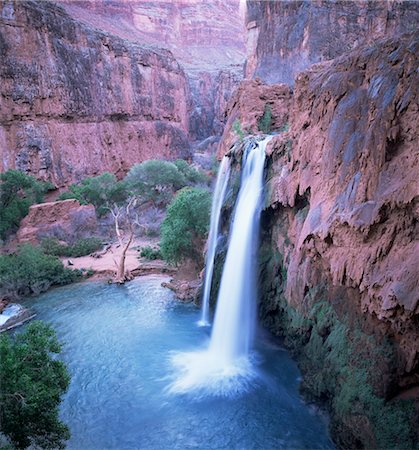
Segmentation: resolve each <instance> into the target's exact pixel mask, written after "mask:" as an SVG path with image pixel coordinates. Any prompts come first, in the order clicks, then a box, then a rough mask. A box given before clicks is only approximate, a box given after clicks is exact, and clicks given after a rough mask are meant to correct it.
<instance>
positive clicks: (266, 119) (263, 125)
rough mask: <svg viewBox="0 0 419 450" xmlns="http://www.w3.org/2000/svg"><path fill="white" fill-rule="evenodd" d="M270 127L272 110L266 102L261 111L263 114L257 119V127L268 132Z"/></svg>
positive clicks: (263, 131)
mask: <svg viewBox="0 0 419 450" xmlns="http://www.w3.org/2000/svg"><path fill="white" fill-rule="evenodd" d="M271 127H272V110H271V107H270V106H269V105H268V104H266V105H265V109H264V111H263V116H262V117H261V118H260V119H259V121H258V129H259V131H262V133H265V134H268V133H270V132H271Z"/></svg>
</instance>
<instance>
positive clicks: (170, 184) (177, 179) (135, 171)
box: [125, 159, 188, 205]
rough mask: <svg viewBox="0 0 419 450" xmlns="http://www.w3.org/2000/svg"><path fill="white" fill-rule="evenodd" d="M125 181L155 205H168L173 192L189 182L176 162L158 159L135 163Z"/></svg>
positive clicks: (137, 193) (144, 198) (139, 194)
mask: <svg viewBox="0 0 419 450" xmlns="http://www.w3.org/2000/svg"><path fill="white" fill-rule="evenodd" d="M125 181H126V183H127V185H128V186H129V187H130V189H131V190H132V191H133V192H134V193H135V194H136V195H138V196H140V197H141V198H142V199H143V200H145V201H151V202H153V203H154V204H155V205H167V204H168V203H169V202H170V200H171V199H172V197H173V193H174V192H175V191H177V190H178V189H180V188H182V187H184V186H186V185H187V184H188V182H187V180H186V178H185V176H184V174H183V173H182V172H180V171H179V169H178V168H177V167H176V165H175V164H174V163H172V162H169V161H163V160H158V159H151V160H148V161H144V162H142V163H141V164H135V165H134V166H133V167H131V169H130V171H129V172H128V174H127V176H126V177H125Z"/></svg>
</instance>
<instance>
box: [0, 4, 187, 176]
mask: <svg viewBox="0 0 419 450" xmlns="http://www.w3.org/2000/svg"><path fill="white" fill-rule="evenodd" d="M0 14H1V21H0V52H1V61H0V70H1V73H0V77H1V85H0V91H1V97H0V98H1V100H0V101H1V113H0V149H1V152H2V157H1V160H0V170H7V169H9V168H17V169H21V170H23V171H25V172H27V173H30V174H33V175H35V176H37V177H38V178H44V179H48V180H50V181H52V182H53V183H55V184H57V185H63V184H67V183H69V182H71V181H75V180H78V179H80V178H81V177H84V176H86V175H93V174H98V173H101V172H103V171H105V170H108V171H111V172H114V173H121V174H122V173H124V172H125V171H126V170H127V169H128V168H129V167H130V166H131V165H132V164H133V163H135V162H139V161H142V160H144V159H149V158H155V157H162V158H175V157H178V156H182V157H188V156H189V155H190V153H189V147H190V146H189V143H188V138H187V136H188V115H187V109H188V105H187V101H188V86H187V81H186V78H185V74H184V72H183V70H182V69H181V68H180V67H179V65H178V63H177V62H176V60H175V59H174V58H173V56H172V55H171V53H170V52H169V51H166V50H158V51H157V50H151V49H147V48H145V47H141V46H139V45H135V44H132V43H129V42H128V41H125V40H123V39H120V38H116V37H114V36H110V35H108V34H106V33H104V32H98V31H94V30H92V29H89V28H87V27H85V26H82V25H80V24H79V23H77V22H75V21H74V20H73V19H71V18H70V17H69V16H68V15H67V14H66V13H65V11H63V10H62V9H61V8H59V7H57V6H55V5H53V4H51V3H49V2H11V1H3V2H1V3H0Z"/></svg>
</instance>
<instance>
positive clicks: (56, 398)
mask: <svg viewBox="0 0 419 450" xmlns="http://www.w3.org/2000/svg"><path fill="white" fill-rule="evenodd" d="M60 351H61V346H60V344H59V342H58V341H57V338H56V336H55V333H54V330H53V329H52V328H50V327H49V326H47V325H45V324H43V323H42V322H32V323H31V324H30V325H28V327H27V328H26V330H25V331H24V332H23V333H18V334H15V335H14V336H13V337H12V336H9V335H6V334H5V335H2V336H1V337H0V360H1V365H0V416H1V431H2V433H4V434H5V435H6V436H7V437H8V438H9V439H10V441H11V442H12V444H13V446H14V447H16V448H22V449H23V448H27V447H29V446H31V447H32V446H33V447H36V448H45V449H52V448H64V447H65V441H66V440H67V439H68V438H69V437H70V432H69V430H68V427H67V426H66V425H65V424H64V423H63V422H61V421H60V420H59V415H58V413H59V411H58V407H59V403H60V401H61V397H62V395H63V394H64V393H65V391H66V390H67V388H68V385H69V382H70V377H69V374H68V371H67V369H66V367H65V365H64V364H63V363H62V362H61V361H58V360H57V359H56V358H55V355H57V354H59V353H60Z"/></svg>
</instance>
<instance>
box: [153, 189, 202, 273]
mask: <svg viewBox="0 0 419 450" xmlns="http://www.w3.org/2000/svg"><path fill="white" fill-rule="evenodd" d="M210 209H211V194H210V193H209V192H208V191H206V190H204V189H202V188H185V189H182V190H181V191H180V192H179V193H178V195H177V196H176V197H175V198H174V200H173V201H172V203H171V204H170V205H169V208H168V210H167V217H166V219H165V220H164V222H163V224H162V227H161V252H162V256H163V258H164V259H165V260H166V261H168V262H170V263H174V264H177V263H179V262H180V261H181V260H183V259H185V258H192V259H194V260H196V261H199V260H200V259H201V258H202V254H201V249H202V245H203V240H204V239H205V237H206V235H207V233H208V226H209V219H210Z"/></svg>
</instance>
